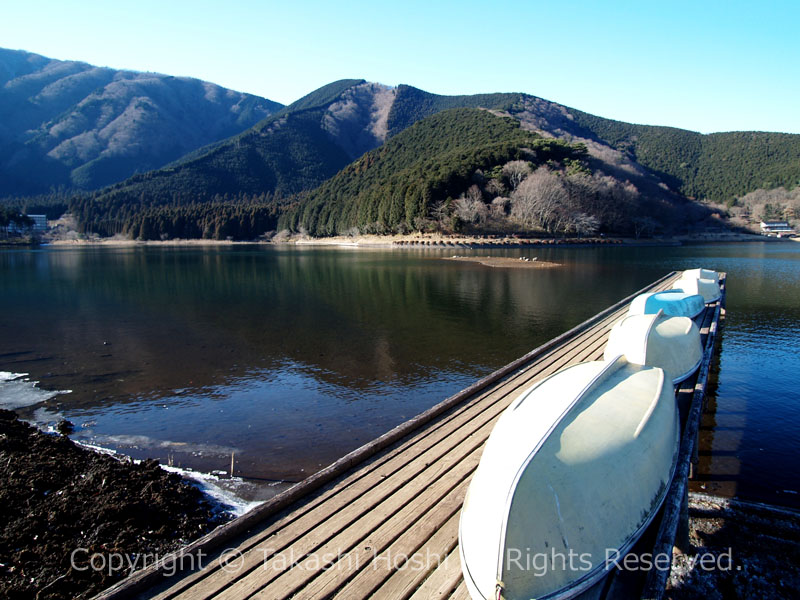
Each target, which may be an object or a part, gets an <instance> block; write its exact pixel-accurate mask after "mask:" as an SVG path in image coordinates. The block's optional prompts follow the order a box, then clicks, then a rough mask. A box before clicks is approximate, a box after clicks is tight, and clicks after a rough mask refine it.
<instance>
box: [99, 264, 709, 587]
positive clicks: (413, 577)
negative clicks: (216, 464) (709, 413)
mask: <svg viewBox="0 0 800 600" xmlns="http://www.w3.org/2000/svg"><path fill="white" fill-rule="evenodd" d="M677 277H678V275H677V274H675V273H671V274H669V275H667V276H665V277H664V278H662V279H660V280H658V281H656V282H654V283H653V284H651V285H650V286H648V287H647V288H644V289H643V290H640V291H639V292H636V294H639V293H643V292H649V291H660V290H663V289H669V288H670V287H671V286H672V283H673V282H674V281H675V280H676V279H677ZM722 287H723V300H722V301H720V302H717V303H714V304H709V305H707V307H706V309H705V311H704V312H703V313H702V314H701V315H700V316H699V317H697V319H696V322H697V323H698V326H699V327H700V330H701V335H702V339H703V343H704V344H705V345H706V355H705V359H704V361H703V364H702V367H701V371H700V373H699V375H698V376H696V377H693V378H692V379H690V380H689V381H687V382H684V383H683V384H682V385H681V389H680V390H679V392H678V397H679V400H680V401H681V402H682V403H683V404H684V405H685V409H684V411H683V413H684V414H686V415H688V419H687V421H686V422H687V425H686V427H685V428H684V431H685V435H684V439H683V441H682V450H681V462H680V463H679V472H678V475H676V478H675V482H674V483H673V486H672V488H671V489H670V492H669V495H668V498H667V500H666V501H665V509H664V511H663V513H664V515H665V516H664V518H661V519H660V521H659V522H660V523H661V529H662V530H663V531H662V532H660V534H659V537H658V541H657V543H658V544H661V546H664V547H667V546H669V550H670V551H671V545H672V543H673V540H674V539H675V537H676V535H677V536H678V539H679V541H680V536H681V526H680V524H681V519H682V518H683V519H685V511H684V508H685V505H686V503H685V501H684V497H685V494H686V491H685V490H686V476H687V475H688V471H689V469H690V466H691V463H692V459H693V457H694V454H695V448H694V445H693V443H694V440H695V439H696V434H697V425H696V423H695V424H694V425H693V424H692V419H695V420H698V421H699V415H700V408H701V407H702V402H703V395H704V393H705V385H706V380H707V375H708V370H709V364H710V360H711V356H712V354H713V346H714V334H715V332H716V329H717V327H718V324H719V321H720V319H721V318H722V317H723V316H724V309H723V308H722V307H723V302H724V277H723V280H722ZM636 294H633V295H631V296H629V297H628V298H625V299H624V300H621V301H620V302H619V303H617V304H615V305H614V306H612V307H610V308H608V309H606V310H605V311H603V312H602V313H600V314H598V315H596V316H595V317H592V318H591V319H589V320H588V321H585V322H584V323H582V324H580V325H578V326H577V327H575V328H574V329H572V330H570V331H568V332H566V333H565V334H563V335H561V336H559V337H558V338H556V339H554V340H551V341H550V342H548V343H546V344H544V345H543V346H540V347H539V348H536V349H535V350H533V351H531V352H530V353H528V354H527V355H525V356H523V357H522V358H520V359H518V360H516V361H514V362H513V363H511V364H509V365H507V366H506V367H503V368H502V369H500V370H499V371H496V372H495V373H493V374H492V375H489V376H488V377H486V378H484V379H482V380H480V381H478V382H477V383H475V384H474V385H472V386H470V387H469V388H467V389H465V390H463V391H462V392H459V393H458V394H455V395H454V396H451V397H450V398H448V399H447V400H445V401H444V402H442V403H440V404H438V405H436V406H434V407H432V408H431V409H429V410H428V411H426V412H424V413H422V414H421V415H419V416H417V417H415V418H414V419H411V420H410V421H407V422H406V423H403V424H402V425H400V426H398V427H397V428H395V429H393V430H391V431H390V432H388V433H386V434H385V435H383V436H381V437H380V438H378V439H376V440H373V441H372V442H370V443H369V444H367V445H365V446H363V447H361V448H359V449H358V450H355V451H353V452H352V453H350V454H348V455H347V456H345V457H343V458H342V459H340V460H339V461H337V462H336V463H334V464H333V465H331V466H329V467H327V468H326V469H323V470H322V471H320V472H318V473H316V474H315V475H313V476H311V477H309V478H308V479H306V480H305V481H303V482H301V483H300V484H298V485H296V486H294V487H293V488H291V489H290V490H287V491H286V492H284V493H283V494H280V495H278V496H276V497H275V498H273V499H271V500H270V501H268V502H266V503H265V504H263V505H261V506H259V507H258V508H256V509H254V510H253V511H250V512H249V513H247V514H246V515H244V516H243V517H240V518H239V519H236V520H234V521H232V522H230V523H227V524H226V525H223V526H222V527H219V528H218V529H216V530H215V531H213V532H212V533H210V534H209V535H207V536H205V537H204V538H201V539H200V540H198V541H196V542H194V543H193V544H191V545H189V546H187V547H186V548H184V549H183V550H181V551H180V552H178V553H176V554H174V555H171V556H169V557H167V558H165V559H164V560H163V561H162V562H161V563H159V564H157V565H154V566H151V567H150V568H148V569H144V570H142V571H138V572H136V573H133V574H132V575H131V576H129V577H128V578H127V579H125V580H123V581H122V582H120V583H119V584H117V585H115V586H113V587H112V588H109V589H108V590H106V591H105V592H103V593H101V594H100V595H99V596H97V597H96V598H97V599H102V600H110V599H118V598H158V599H160V600H178V599H190V598H191V599H200V598H216V599H241V598H263V599H267V598H269V599H273V598H298V599H299V598H342V599H354V598H369V597H374V598H386V599H392V600H395V599H405V598H413V599H428V598H452V599H460V600H466V599H468V598H469V596H468V594H467V591H466V588H465V585H464V582H463V578H462V574H461V564H460V560H459V554H458V522H459V513H460V509H461V505H462V502H463V500H464V495H465V493H466V491H467V486H468V485H469V482H470V478H471V475H472V473H473V471H474V470H475V468H476V467H477V465H478V461H479V460H480V456H481V452H482V449H483V445H484V443H485V442H486V439H487V438H488V436H489V433H490V432H491V430H492V427H493V426H494V424H495V422H496V420H497V418H498V417H499V415H500V414H501V413H502V412H503V410H504V409H505V408H506V407H507V406H508V405H509V404H510V402H511V401H512V400H513V399H514V398H516V397H517V396H518V395H519V393H520V392H521V391H522V390H524V389H525V388H527V387H528V386H529V385H531V384H532V383H533V382H535V381H537V380H539V379H541V378H543V377H545V376H547V375H550V374H552V373H555V372H556V371H558V370H560V369H561V368H563V367H565V366H568V365H571V364H575V363H578V362H582V361H586V360H598V359H601V358H602V354H603V349H604V347H605V344H606V341H607V338H608V334H609V329H610V327H611V325H612V324H613V323H615V322H616V321H617V320H618V319H620V318H621V317H622V316H624V314H625V313H626V311H627V307H628V303H629V302H630V300H631V299H632V298H633V297H634V296H635V295H636ZM696 385H697V386H699V387H696ZM698 403H699V405H698ZM692 436H694V437H692ZM687 439H690V440H691V443H690V442H687ZM687 444H688V446H687ZM656 526H658V523H657V524H656ZM652 548H653V546H652V545H651V546H650V550H651V551H652ZM659 577H660V578H659ZM665 577H666V575H663V577H661V574H655V575H653V577H651V581H649V582H647V586H646V590H647V591H646V592H645V595H647V596H648V597H659V596H658V593H659V592H658V586H661V590H662V591H663V580H664V578H665ZM643 587H644V582H640V585H639V591H638V592H637V595H640V594H641V593H642V589H643ZM613 588H614V586H613V585H612V586H608V585H606V586H604V589H603V591H602V595H604V596H606V597H609V596H613V595H614V592H613ZM654 590H655V591H654ZM592 593H593V594H594V597H601V596H600V595H599V594H600V592H599V591H595V592H592Z"/></svg>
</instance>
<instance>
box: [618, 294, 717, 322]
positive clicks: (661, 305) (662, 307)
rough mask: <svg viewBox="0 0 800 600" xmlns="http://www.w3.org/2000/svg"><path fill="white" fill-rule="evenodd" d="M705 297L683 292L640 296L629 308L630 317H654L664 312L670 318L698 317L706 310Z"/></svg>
mask: <svg viewBox="0 0 800 600" xmlns="http://www.w3.org/2000/svg"><path fill="white" fill-rule="evenodd" d="M705 307H706V305H705V301H704V300H703V296H701V295H699V294H692V293H687V292H684V291H681V290H665V291H662V292H655V293H649V294H640V295H638V296H636V298H634V299H633V301H632V302H631V304H630V307H629V308H628V314H629V315H654V314H657V313H658V312H659V311H662V312H663V313H664V314H665V315H667V316H670V317H689V318H690V319H692V318H694V317H696V316H697V315H699V314H700V313H701V312H703V309H705Z"/></svg>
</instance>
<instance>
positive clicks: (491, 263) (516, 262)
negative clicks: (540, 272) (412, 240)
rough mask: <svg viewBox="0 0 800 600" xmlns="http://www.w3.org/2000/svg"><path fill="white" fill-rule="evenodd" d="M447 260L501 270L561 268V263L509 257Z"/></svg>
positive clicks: (453, 258)
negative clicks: (472, 263)
mask: <svg viewBox="0 0 800 600" xmlns="http://www.w3.org/2000/svg"><path fill="white" fill-rule="evenodd" d="M445 260H455V261H463V262H474V263H479V264H481V265H484V266H487V267H496V268H501V269H551V268H553V267H560V266H561V265H560V264H559V263H553V262H547V261H544V260H523V259H521V258H512V257H508V256H452V257H450V258H447V259H445Z"/></svg>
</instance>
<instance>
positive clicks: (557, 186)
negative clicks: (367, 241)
mask: <svg viewBox="0 0 800 600" xmlns="http://www.w3.org/2000/svg"><path fill="white" fill-rule="evenodd" d="M587 157H588V153H587V150H586V147H585V146H584V145H582V144H569V143H567V142H565V141H562V140H556V139H553V138H544V137H542V136H540V135H538V134H536V133H533V132H530V131H526V130H524V129H522V128H521V127H520V123H519V121H517V120H515V119H513V118H510V117H504V116H497V115H495V114H492V113H491V112H489V111H487V110H478V109H466V108H461V109H450V110H445V111H443V112H440V113H437V114H435V115H434V116H431V117H428V118H426V119H423V120H422V121H419V122H417V123H416V124H414V125H412V126H411V127H409V128H408V129H406V130H405V131H403V132H401V133H399V134H397V135H396V136H395V137H393V138H391V139H390V140H389V141H388V142H387V143H386V144H385V145H384V146H382V147H381V148H378V149H376V150H373V151H371V152H368V153H367V154H365V155H364V156H362V157H361V158H360V159H358V160H357V161H355V162H354V163H352V164H351V165H349V166H348V167H346V168H345V169H344V170H343V171H342V172H340V173H339V174H338V175H336V177H334V178H332V179H331V180H329V181H327V182H325V183H324V184H322V185H321V186H320V187H319V188H317V189H316V190H313V191H311V192H309V193H307V194H305V195H303V196H302V198H301V200H300V201H299V202H298V203H297V204H296V205H295V206H293V207H291V208H290V209H289V210H288V211H287V212H286V214H285V215H284V216H282V217H281V219H280V222H279V226H280V227H287V228H289V229H292V230H295V231H307V232H308V233H309V234H311V235H314V236H329V235H337V234H347V233H349V232H351V231H354V232H359V233H365V232H367V233H396V232H405V231H410V230H439V231H467V230H479V231H491V230H496V231H503V232H505V233H508V232H519V233H525V234H530V233H538V234H541V233H545V234H549V235H561V234H570V233H573V234H578V235H585V234H593V233H596V232H597V231H614V232H625V233H633V234H635V235H639V234H642V233H652V232H653V231H654V230H656V229H657V228H665V227H666V228H668V227H670V226H672V225H674V224H675V223H676V221H677V219H678V217H677V212H678V211H677V209H676V207H674V206H671V205H668V204H667V205H665V204H664V203H663V202H654V200H653V199H646V198H640V194H639V191H638V189H637V188H636V187H635V186H634V185H632V184H631V183H630V182H627V181H620V180H618V179H615V178H613V177H609V176H607V175H603V174H602V173H599V172H598V173H593V172H592V169H591V168H590V166H589V163H588V162H587V161H586V160H585V159H586V158H587Z"/></svg>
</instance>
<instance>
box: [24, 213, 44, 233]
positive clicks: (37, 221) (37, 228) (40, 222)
mask: <svg viewBox="0 0 800 600" xmlns="http://www.w3.org/2000/svg"><path fill="white" fill-rule="evenodd" d="M27 216H28V218H29V219H32V220H33V227H32V229H33V232H34V233H41V232H43V231H47V215H27Z"/></svg>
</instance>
